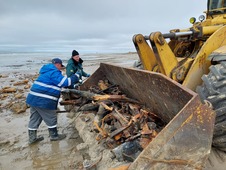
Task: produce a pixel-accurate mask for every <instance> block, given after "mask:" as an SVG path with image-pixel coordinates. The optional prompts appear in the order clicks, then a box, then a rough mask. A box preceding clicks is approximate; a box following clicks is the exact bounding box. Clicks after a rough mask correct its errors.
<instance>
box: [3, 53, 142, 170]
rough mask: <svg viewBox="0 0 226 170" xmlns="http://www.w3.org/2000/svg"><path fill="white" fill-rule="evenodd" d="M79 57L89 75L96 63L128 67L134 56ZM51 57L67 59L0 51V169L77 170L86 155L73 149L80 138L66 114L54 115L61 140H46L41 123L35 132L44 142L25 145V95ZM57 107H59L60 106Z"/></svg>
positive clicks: (26, 112)
mask: <svg viewBox="0 0 226 170" xmlns="http://www.w3.org/2000/svg"><path fill="white" fill-rule="evenodd" d="M80 56H81V58H82V59H83V60H84V64H83V67H84V70H85V71H86V72H88V73H90V74H92V73H93V72H95V70H96V69H97V68H98V67H99V64H100V63H111V64H116V65H120V66H124V67H132V65H133V63H134V61H135V60H137V59H138V56H137V54H136V53H126V54H85V55H80ZM54 57H60V58H61V59H62V60H63V63H64V64H66V63H67V60H68V59H69V58H70V57H68V55H66V54H39V53H37V54H32V56H31V54H29V53H27V54H23V53H22V54H21V53H20V54H0V90H1V93H0V98H1V101H0V122H1V124H0V170H4V169H79V168H81V167H82V165H80V166H79V162H80V163H81V162H82V160H84V159H86V158H87V157H88V155H86V153H81V152H80V151H77V149H76V146H77V145H78V144H79V143H81V140H82V139H81V138H80V137H79V135H78V133H77V131H76V129H75V128H74V127H73V126H72V125H71V124H70V121H71V120H70V119H69V118H67V117H66V113H59V114H58V129H59V132H62V131H64V133H66V134H67V138H66V139H65V140H62V141H59V142H50V140H49V136H48V130H47V127H46V125H45V123H44V122H43V123H42V124H41V126H40V128H39V130H38V134H39V135H43V136H44V138H45V139H44V141H42V142H40V143H39V144H36V145H33V146H29V145H28V134H27V125H28V120H29V115H30V113H29V108H27V106H26V104H25V100H26V96H27V93H28V92H29V89H30V86H31V85H32V83H33V81H34V80H35V78H36V77H37V76H38V72H39V69H40V68H41V66H42V65H43V64H46V63H49V62H50V61H51V59H52V58H54ZM63 74H65V73H64V72H63ZM7 89H8V91H7ZM9 89H10V90H9ZM59 109H63V108H62V107H61V106H60V107H59Z"/></svg>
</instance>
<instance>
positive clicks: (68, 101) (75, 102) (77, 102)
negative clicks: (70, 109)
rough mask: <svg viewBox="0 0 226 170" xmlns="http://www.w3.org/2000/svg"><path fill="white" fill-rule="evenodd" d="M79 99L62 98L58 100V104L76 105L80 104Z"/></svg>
mask: <svg viewBox="0 0 226 170" xmlns="http://www.w3.org/2000/svg"><path fill="white" fill-rule="evenodd" d="M80 103H81V101H80V100H62V101H60V105H76V104H80Z"/></svg>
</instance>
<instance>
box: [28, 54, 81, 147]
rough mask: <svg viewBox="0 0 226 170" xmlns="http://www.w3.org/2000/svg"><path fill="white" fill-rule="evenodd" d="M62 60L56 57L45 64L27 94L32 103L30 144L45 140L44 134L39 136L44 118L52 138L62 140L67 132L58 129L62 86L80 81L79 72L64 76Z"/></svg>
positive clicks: (29, 132) (29, 128) (29, 102)
mask: <svg viewBox="0 0 226 170" xmlns="http://www.w3.org/2000/svg"><path fill="white" fill-rule="evenodd" d="M63 67H64V66H63V64H62V60H61V59H59V58H54V59H53V60H52V63H50V64H46V65H44V66H43V67H42V68H41V69H40V72H39V77H38V78H37V79H36V80H35V81H34V84H33V85H32V87H31V89H30V92H29V94H28V96H27V100H26V102H27V104H28V105H30V113H31V114H30V121H29V124H28V134H29V144H33V143H36V142H39V141H41V140H43V139H44V138H43V137H42V136H38V137H37V129H38V127H39V125H40V124H41V122H42V120H43V121H44V122H45V123H46V125H47V127H48V129H49V134H50V140H51V141H55V140H61V139H64V138H65V137H66V135H65V134H58V131H57V114H56V110H57V104H58V100H59V98H60V94H61V88H62V87H69V86H71V84H75V83H76V82H78V81H79V76H80V75H79V74H72V75H71V76H70V77H67V76H63V75H62V73H61V69H62V68H63Z"/></svg>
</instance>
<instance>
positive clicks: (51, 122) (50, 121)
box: [28, 106, 57, 130]
mask: <svg viewBox="0 0 226 170" xmlns="http://www.w3.org/2000/svg"><path fill="white" fill-rule="evenodd" d="M30 113H31V115H30V121H29V124H28V130H37V129H38V127H39V125H40V124H41V122H42V120H43V121H44V122H45V123H46V125H47V126H48V128H55V127H57V114H56V110H49V109H43V108H40V107H32V106H31V107H30Z"/></svg>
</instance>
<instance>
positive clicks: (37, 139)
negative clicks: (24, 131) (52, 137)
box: [28, 130, 44, 145]
mask: <svg viewBox="0 0 226 170" xmlns="http://www.w3.org/2000/svg"><path fill="white" fill-rule="evenodd" d="M28 135H29V145H30V144H34V143H37V142H40V141H42V140H43V139H44V137H43V136H38V137H37V130H28Z"/></svg>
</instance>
